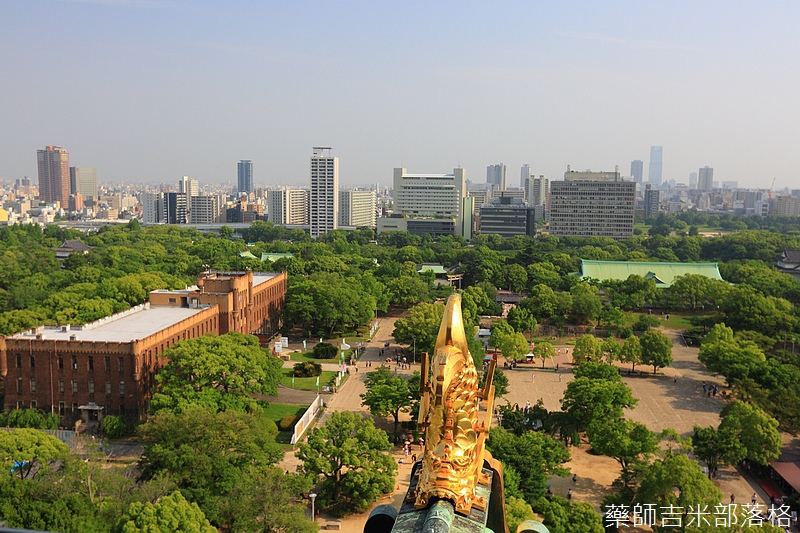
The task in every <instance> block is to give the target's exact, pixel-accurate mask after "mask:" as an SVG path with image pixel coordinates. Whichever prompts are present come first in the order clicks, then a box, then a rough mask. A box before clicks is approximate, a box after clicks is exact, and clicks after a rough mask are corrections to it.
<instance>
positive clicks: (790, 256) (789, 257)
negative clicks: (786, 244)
mask: <svg viewBox="0 0 800 533" xmlns="http://www.w3.org/2000/svg"><path fill="white" fill-rule="evenodd" d="M781 262H783V263H791V264H798V265H800V250H790V249H786V250H784V251H783V257H781Z"/></svg>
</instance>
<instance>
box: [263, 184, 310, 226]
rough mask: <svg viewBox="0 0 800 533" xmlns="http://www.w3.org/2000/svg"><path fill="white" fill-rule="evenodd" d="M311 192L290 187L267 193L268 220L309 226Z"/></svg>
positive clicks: (280, 223)
mask: <svg viewBox="0 0 800 533" xmlns="http://www.w3.org/2000/svg"><path fill="white" fill-rule="evenodd" d="M308 198H309V193H308V191H306V190H303V189H290V188H288V187H286V188H283V189H278V190H272V191H269V192H268V193H267V211H268V212H267V220H269V221H270V222H272V223H273V224H279V225H282V226H307V225H308V223H309V220H308Z"/></svg>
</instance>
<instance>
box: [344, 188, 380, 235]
mask: <svg viewBox="0 0 800 533" xmlns="http://www.w3.org/2000/svg"><path fill="white" fill-rule="evenodd" d="M377 204H378V202H377V198H376V197H375V191H339V225H340V226H355V227H357V228H374V227H375V226H376V225H377V218H378V217H377V214H376V208H377Z"/></svg>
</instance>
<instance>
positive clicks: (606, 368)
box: [573, 361, 622, 382]
mask: <svg viewBox="0 0 800 533" xmlns="http://www.w3.org/2000/svg"><path fill="white" fill-rule="evenodd" d="M573 374H574V376H575V378H576V379H577V378H589V379H595V380H597V379H604V380H607V381H615V382H622V378H621V377H620V376H619V370H618V369H617V367H615V366H614V365H611V364H608V363H603V362H602V361H584V362H582V363H581V364H579V365H577V366H576V367H575V369H574V370H573Z"/></svg>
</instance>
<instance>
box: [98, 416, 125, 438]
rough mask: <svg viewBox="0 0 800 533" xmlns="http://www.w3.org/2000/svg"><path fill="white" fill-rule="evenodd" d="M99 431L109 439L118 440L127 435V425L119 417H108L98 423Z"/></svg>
mask: <svg viewBox="0 0 800 533" xmlns="http://www.w3.org/2000/svg"><path fill="white" fill-rule="evenodd" d="M100 430H101V431H102V432H103V435H105V436H106V437H108V438H109V439H118V438H120V437H124V436H125V435H126V434H127V433H128V425H127V424H126V423H125V420H123V419H122V417H121V416H116V415H108V416H106V417H104V418H103V420H101V421H100Z"/></svg>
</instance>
